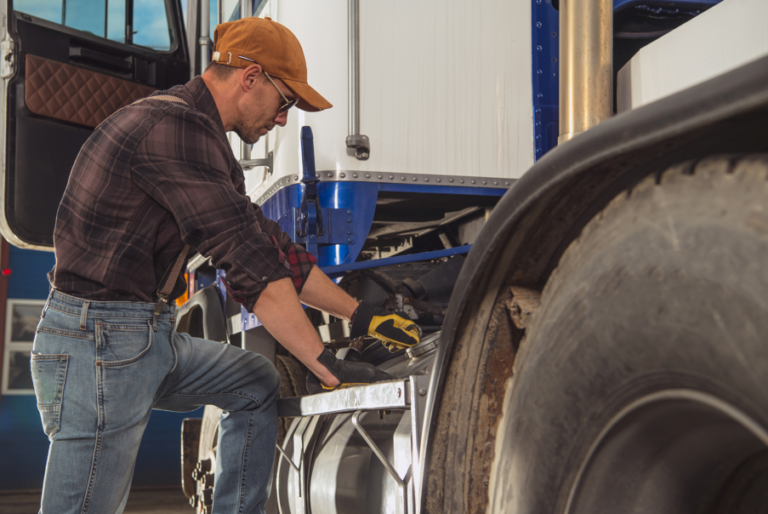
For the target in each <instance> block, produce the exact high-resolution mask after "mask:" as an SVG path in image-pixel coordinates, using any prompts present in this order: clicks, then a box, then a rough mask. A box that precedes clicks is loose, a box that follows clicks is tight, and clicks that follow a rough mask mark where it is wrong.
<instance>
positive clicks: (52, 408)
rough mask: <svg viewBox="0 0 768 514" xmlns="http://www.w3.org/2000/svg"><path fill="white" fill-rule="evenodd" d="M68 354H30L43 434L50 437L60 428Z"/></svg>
mask: <svg viewBox="0 0 768 514" xmlns="http://www.w3.org/2000/svg"><path fill="white" fill-rule="evenodd" d="M68 364H69V356H68V355H42V354H37V355H32V360H31V364H30V366H31V368H32V370H31V371H32V384H33V386H34V388H35V397H36V398H37V409H38V410H39V411H40V418H41V419H42V422H43V430H44V431H45V435H47V436H48V437H49V438H50V437H52V436H53V435H54V434H55V433H56V432H58V431H59V429H60V428H61V401H62V397H63V395H64V384H65V382H66V381H67V366H68Z"/></svg>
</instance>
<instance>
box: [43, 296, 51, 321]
mask: <svg viewBox="0 0 768 514" xmlns="http://www.w3.org/2000/svg"><path fill="white" fill-rule="evenodd" d="M51 296H53V292H51V294H49V295H48V299H47V300H46V301H45V305H43V313H42V314H41V315H40V319H43V318H44V317H45V311H47V310H48V304H49V303H51Z"/></svg>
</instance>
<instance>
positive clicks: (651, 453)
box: [443, 155, 768, 514]
mask: <svg viewBox="0 0 768 514" xmlns="http://www.w3.org/2000/svg"><path fill="white" fill-rule="evenodd" d="M506 387H507V389H506V394H505V397H504V409H503V417H502V419H501V421H500V422H499V427H498V431H497V434H496V440H495V452H494V458H493V465H492V466H491V475H490V480H489V484H488V495H489V496H488V501H489V512H505V513H514V514H543V513H553V514H554V513H557V514H559V513H568V514H609V513H611V514H614V513H620V512H636V513H653V514H673V513H674V514H688V513H690V514H693V513H707V514H726V513H727V514H747V513H753V512H763V511H764V509H765V508H766V505H768V156H764V155H763V156H751V157H744V158H727V157H726V158H716V159H714V158H713V159H707V160H704V161H701V162H699V163H686V164H682V165H679V166H676V167H673V168H671V169H669V170H667V171H666V172H664V173H660V174H658V175H657V176H653V177H648V178H646V179H645V180H644V181H642V182H641V183H640V184H639V185H637V186H635V187H634V188H632V189H631V190H630V191H628V192H625V193H623V194H621V195H619V196H618V197H617V198H615V199H614V200H613V201H612V202H611V203H610V204H609V205H608V206H607V207H606V208H605V209H604V210H603V211H602V212H601V213H600V214H599V215H598V216H597V217H595V218H594V219H592V220H591V221H590V222H589V223H588V224H587V226H586V227H585V228H584V230H583V231H582V233H581V235H580V236H579V237H578V239H577V240H575V241H574V242H573V243H572V244H571V245H570V246H569V247H568V249H567V250H566V251H565V253H564V254H563V256H562V258H561V260H560V263H559V266H558V267H557V269H556V270H555V271H554V272H553V274H552V275H551V276H550V278H549V280H548V282H547V284H546V286H545V288H544V290H543V293H542V297H541V305H540V307H539V308H538V310H537V311H536V312H535V313H534V314H533V319H532V321H531V324H530V326H529V327H527V329H526V334H525V337H524V339H523V341H522V342H521V343H520V348H519V350H518V352H517V355H516V357H515V362H514V368H513V375H512V378H511V380H509V381H508V382H507V384H506ZM454 487H458V488H461V487H464V485H463V484H460V483H456V484H449V483H445V484H443V488H444V490H450V489H451V488H454Z"/></svg>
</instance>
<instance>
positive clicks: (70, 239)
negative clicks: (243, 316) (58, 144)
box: [48, 77, 315, 311]
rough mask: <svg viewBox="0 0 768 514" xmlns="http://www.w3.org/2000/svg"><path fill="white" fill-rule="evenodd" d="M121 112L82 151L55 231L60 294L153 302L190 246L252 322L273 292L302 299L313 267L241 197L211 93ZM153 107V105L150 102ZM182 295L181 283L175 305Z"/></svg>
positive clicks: (181, 89)
mask: <svg viewBox="0 0 768 514" xmlns="http://www.w3.org/2000/svg"><path fill="white" fill-rule="evenodd" d="M155 94H171V95H174V96H177V97H179V98H181V99H183V100H184V101H185V102H187V104H188V105H184V104H180V103H174V102H168V101H162V100H154V101H153V100H151V99H150V100H146V101H144V102H141V103H139V104H137V105H132V106H129V107H126V108H124V109H122V110H120V111H118V112H117V113H116V114H115V115H113V116H112V117H111V118H109V119H107V120H106V121H105V122H104V123H102V124H101V126H99V127H98V128H97V129H96V130H94V132H93V134H92V135H91V137H90V138H89V139H88V141H86V143H85V144H84V145H83V147H82V149H81V150H80V153H79V154H78V156H77V159H76V160H75V164H74V166H73V168H72V174H71V175H70V178H69V183H68V184H67V189H66V191H65V193H64V197H63V198H62V200H61V204H60V206H59V210H58V214H57V217H56V229H55V231H54V249H55V252H56V266H55V267H54V269H53V270H52V271H51V272H50V273H49V274H48V277H49V280H50V282H51V284H52V286H53V287H55V288H56V289H58V290H59V291H61V292H63V293H67V294H71V295H73V296H77V297H79V298H83V299H87V300H109V301H139V302H153V301H155V299H156V297H155V292H156V290H157V287H158V284H159V282H160V280H161V279H162V277H163V274H164V273H165V271H166V270H167V269H168V268H169V267H170V266H171V264H172V262H173V260H174V259H175V258H176V256H177V255H178V254H179V252H180V251H181V249H182V247H183V246H184V244H188V245H190V247H192V248H193V249H195V250H197V251H198V252H200V253H201V254H203V255H205V256H210V257H211V261H212V263H213V265H214V266H216V267H217V268H219V269H222V270H224V271H226V280H225V282H226V286H227V288H228V289H229V291H230V293H231V295H232V297H233V298H235V299H236V300H237V301H239V302H240V303H242V304H243V305H244V306H245V307H246V308H247V309H248V310H249V311H250V310H252V309H253V306H254V304H255V303H256V300H257V299H258V297H259V295H260V294H261V291H263V290H264V288H265V287H266V286H267V284H268V283H269V282H273V281H275V280H279V279H282V278H285V277H291V278H292V279H293V284H294V286H295V287H296V290H297V292H300V291H301V288H302V287H303V285H304V282H305V281H306V279H307V277H308V275H309V272H310V270H311V269H312V265H313V264H314V262H315V259H314V257H313V256H312V255H310V254H308V253H307V252H306V251H305V250H304V249H303V248H302V247H301V246H299V245H297V244H294V243H293V242H292V241H291V238H290V237H289V236H288V235H287V234H285V233H283V232H282V231H281V230H280V226H279V225H278V224H277V223H276V222H274V221H271V220H268V219H267V218H266V217H265V216H264V213H263V212H262V210H261V208H259V207H258V206H257V205H255V204H253V203H251V201H250V200H249V199H248V197H247V196H246V195H245V177H244V176H243V170H242V168H241V167H240V164H239V163H238V162H237V159H236V158H235V156H234V155H233V154H232V149H231V148H230V146H229V141H228V140H227V136H226V133H225V131H224V125H223V124H222V121H221V117H220V116H219V112H218V109H217V108H216V104H215V103H214V100H213V96H212V95H211V93H210V92H209V91H208V88H207V87H206V85H205V82H203V80H202V79H201V78H200V77H197V78H195V79H193V80H192V81H190V82H189V83H187V84H185V85H183V86H176V87H174V88H172V89H170V90H168V91H163V92H158V93H155ZM150 98H151V97H150ZM183 291H184V280H183V277H182V278H181V279H180V280H179V283H177V285H176V289H175V290H174V295H173V296H174V297H176V296H179V295H180V294H182V293H183Z"/></svg>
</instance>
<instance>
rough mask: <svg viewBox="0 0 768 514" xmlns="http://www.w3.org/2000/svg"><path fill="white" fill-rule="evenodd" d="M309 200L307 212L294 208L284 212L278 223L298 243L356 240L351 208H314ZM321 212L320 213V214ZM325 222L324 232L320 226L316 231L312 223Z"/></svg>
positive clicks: (336, 242) (328, 242) (352, 241)
mask: <svg viewBox="0 0 768 514" xmlns="http://www.w3.org/2000/svg"><path fill="white" fill-rule="evenodd" d="M309 203H310V201H307V212H306V214H305V213H303V212H302V211H301V208H298V209H297V208H295V207H294V208H293V209H291V210H290V212H286V213H283V215H282V216H280V218H279V221H278V223H280V228H281V229H282V231H283V232H285V233H286V234H291V235H292V236H293V240H294V241H296V242H297V243H305V244H306V242H307V238H309V241H310V243H315V244H324V245H341V244H353V243H354V242H355V225H354V214H353V212H352V210H351V209H330V208H328V209H320V210H319V211H317V210H315V209H313V208H312V207H313V206H312V205H309ZM318 214H319V215H318ZM318 220H320V221H322V220H325V223H323V230H322V233H318V232H320V229H319V227H318V228H317V229H316V230H315V231H314V233H313V230H312V228H313V227H312V224H313V223H314V224H315V226H317V225H319V223H320V221H318Z"/></svg>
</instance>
